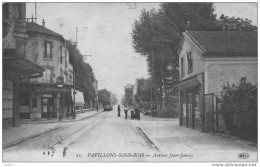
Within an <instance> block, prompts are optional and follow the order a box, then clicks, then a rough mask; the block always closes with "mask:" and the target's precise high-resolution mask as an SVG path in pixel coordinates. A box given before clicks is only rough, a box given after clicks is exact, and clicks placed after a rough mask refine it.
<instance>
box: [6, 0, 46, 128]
mask: <svg viewBox="0 0 260 167" xmlns="http://www.w3.org/2000/svg"><path fill="white" fill-rule="evenodd" d="M2 9H3V16H2V17H3V18H2V19H3V20H2V21H3V24H2V31H3V32H2V35H3V36H2V42H3V43H2V47H3V52H2V55H3V59H2V60H3V90H2V92H3V94H2V95H3V101H2V104H3V108H2V110H3V114H2V116H3V117H2V118H3V127H9V126H19V103H21V102H19V100H20V99H19V91H22V88H21V87H20V85H19V84H20V82H21V81H22V80H24V79H27V78H32V77H34V78H37V77H40V76H42V74H43V71H44V68H42V67H41V66H39V65H37V64H36V63H33V62H32V61H30V60H28V59H27V57H28V53H27V52H26V50H25V46H27V44H28V34H26V21H25V16H26V4H25V3H3V4H2Z"/></svg>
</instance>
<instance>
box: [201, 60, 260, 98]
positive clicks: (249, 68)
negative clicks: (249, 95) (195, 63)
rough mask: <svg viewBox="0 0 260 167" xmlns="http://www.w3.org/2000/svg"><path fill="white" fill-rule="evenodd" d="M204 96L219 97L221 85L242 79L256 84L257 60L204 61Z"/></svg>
mask: <svg viewBox="0 0 260 167" xmlns="http://www.w3.org/2000/svg"><path fill="white" fill-rule="evenodd" d="M205 76H206V77H205V94H208V93H214V94H216V95H219V94H220V92H221V90H222V87H223V85H226V84H227V83H229V84H233V83H235V84H236V83H238V82H240V79H241V78H242V77H246V78H247V81H250V82H252V83H253V84H255V83H257V58H244V60H243V59H242V58H232V59H230V58H229V59H228V58H226V59H218V60H210V61H206V66H205Z"/></svg>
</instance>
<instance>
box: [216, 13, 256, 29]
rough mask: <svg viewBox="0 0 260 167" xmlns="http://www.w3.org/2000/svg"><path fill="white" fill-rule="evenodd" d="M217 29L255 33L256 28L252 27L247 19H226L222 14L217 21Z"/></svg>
mask: <svg viewBox="0 0 260 167" xmlns="http://www.w3.org/2000/svg"><path fill="white" fill-rule="evenodd" d="M218 25H219V27H221V28H222V30H223V31H256V30H257V26H254V25H252V21H251V20H249V19H245V20H244V19H242V18H239V17H238V18H235V17H231V18H230V17H228V16H225V15H224V14H222V15H221V16H220V18H219V20H218Z"/></svg>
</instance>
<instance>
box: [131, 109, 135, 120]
mask: <svg viewBox="0 0 260 167" xmlns="http://www.w3.org/2000/svg"><path fill="white" fill-rule="evenodd" d="M131 119H135V112H134V110H131Z"/></svg>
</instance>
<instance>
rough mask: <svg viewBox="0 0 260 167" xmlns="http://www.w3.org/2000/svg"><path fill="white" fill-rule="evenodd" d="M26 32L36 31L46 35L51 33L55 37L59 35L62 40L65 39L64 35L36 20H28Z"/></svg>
mask: <svg viewBox="0 0 260 167" xmlns="http://www.w3.org/2000/svg"><path fill="white" fill-rule="evenodd" d="M26 32H27V33H30V32H35V33H40V34H44V35H51V36H54V37H58V38H61V39H62V40H64V38H63V36H62V35H60V34H58V33H56V32H54V31H52V30H50V29H48V28H46V27H44V26H41V25H39V24H37V23H35V22H26Z"/></svg>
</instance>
